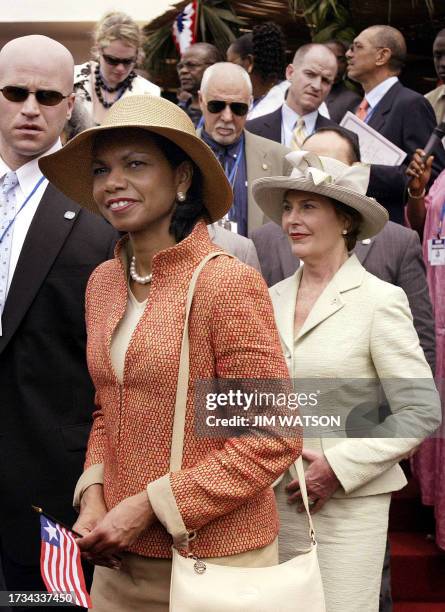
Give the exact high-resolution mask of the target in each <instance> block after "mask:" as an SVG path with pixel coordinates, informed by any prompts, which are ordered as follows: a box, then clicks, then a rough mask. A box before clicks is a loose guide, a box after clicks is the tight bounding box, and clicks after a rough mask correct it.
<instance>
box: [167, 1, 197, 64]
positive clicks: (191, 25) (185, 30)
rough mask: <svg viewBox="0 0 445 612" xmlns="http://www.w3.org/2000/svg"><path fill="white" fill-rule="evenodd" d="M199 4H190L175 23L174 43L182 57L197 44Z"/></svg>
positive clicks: (173, 28)
mask: <svg viewBox="0 0 445 612" xmlns="http://www.w3.org/2000/svg"><path fill="white" fill-rule="evenodd" d="M197 18H198V3H197V2H190V4H187V6H186V7H185V8H184V10H183V11H182V13H179V15H178V16H177V17H176V19H175V20H174V22H173V27H172V30H173V41H174V43H175V45H176V48H177V50H178V52H179V54H180V55H182V54H183V53H184V51H186V50H187V49H188V48H189V47H190V45H193V44H194V43H195V42H196V27H197V25H198V20H197Z"/></svg>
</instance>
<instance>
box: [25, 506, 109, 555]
mask: <svg viewBox="0 0 445 612" xmlns="http://www.w3.org/2000/svg"><path fill="white" fill-rule="evenodd" d="M31 508H32V509H33V510H34V512H37V514H42V515H43V516H44V517H46V518H47V519H49V520H50V521H52V522H53V523H57V524H58V525H60V526H61V527H63V528H64V529H67V530H68V531H71V533H72V534H73V535H75V536H76V537H77V538H83V535H82V534H80V533H78V532H77V531H74V530H73V529H72V528H71V527H68V525H65V523H62V521H59V519H56V518H55V517H54V516H51V514H48V513H47V512H45V511H44V510H43V508H40V507H39V506H34V505H33V504H31ZM111 558H112V559H115V560H116V561H121V557H120V556H119V555H111Z"/></svg>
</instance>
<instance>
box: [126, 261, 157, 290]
mask: <svg viewBox="0 0 445 612" xmlns="http://www.w3.org/2000/svg"><path fill="white" fill-rule="evenodd" d="M130 276H131V278H132V279H133V280H134V282H135V283H139V284H140V285H147V284H148V283H151V277H152V276H153V274H147V276H139V274H138V273H137V272H136V257H135V256H134V255H133V257H132V258H131V263H130Z"/></svg>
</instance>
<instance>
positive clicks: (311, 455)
mask: <svg viewBox="0 0 445 612" xmlns="http://www.w3.org/2000/svg"><path fill="white" fill-rule="evenodd" d="M302 457H303V459H305V460H306V461H309V466H308V468H307V470H306V472H305V479H306V489H307V495H308V498H309V504H310V505H311V514H315V513H316V512H318V511H319V510H320V509H321V508H322V507H323V506H324V505H325V503H326V502H327V501H328V499H330V498H331V497H332V495H333V494H334V493H335V491H336V490H337V489H338V487H339V486H340V482H339V480H338V478H337V476H336V475H335V473H334V470H333V469H332V468H331V466H330V465H329V463H328V462H327V460H326V459H325V457H324V455H323V454H322V453H319V452H316V451H313V450H303V453H302ZM286 491H287V492H288V493H289V497H288V500H287V501H288V503H290V504H295V503H296V502H300V504H301V507H300V508H299V512H303V511H304V506H303V503H302V499H301V491H300V485H299V483H298V480H293V481H292V482H290V483H289V484H288V485H287V487H286Z"/></svg>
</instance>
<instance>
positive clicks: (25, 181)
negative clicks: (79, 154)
mask: <svg viewBox="0 0 445 612" xmlns="http://www.w3.org/2000/svg"><path fill="white" fill-rule="evenodd" d="M61 148H62V144H61V142H60V139H57V141H56V142H55V143H54V144H53V146H52V147H51V148H50V149H48V150H47V151H45V152H44V153H42V155H39V157H35V158H34V159H32V160H31V161H29V162H27V163H26V164H23V166H20V168H17V170H16V174H17V178H18V181H19V185H20V189H21V190H22V192H23V193H24V194H28V193H31V191H32V190H33V188H34V186H35V184H36V183H37V181H38V180H39V179H40V177H41V176H42V172H41V171H40V168H39V159H40V158H41V157H44V156H45V155H51V153H56V151H59V149H61ZM10 171H11V168H9V166H8V165H7V164H6V163H5V162H4V160H3V159H2V158H1V157H0V180H1V179H3V177H4V175H5V174H6V173H7V172H10Z"/></svg>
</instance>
